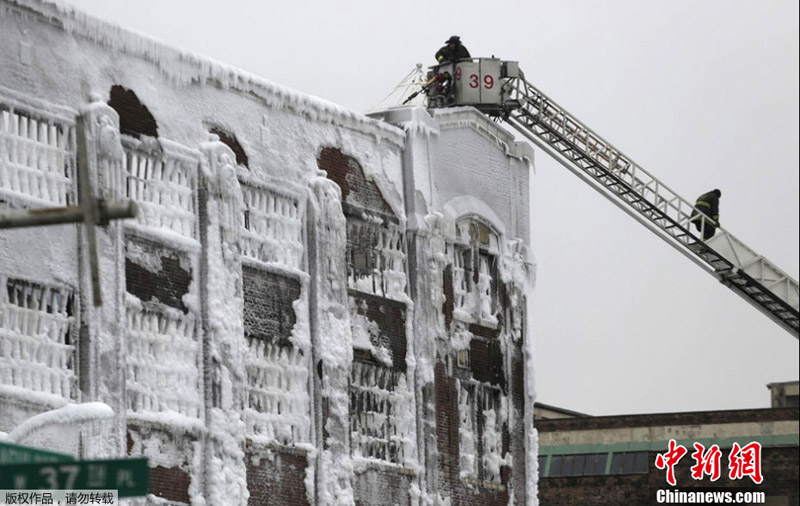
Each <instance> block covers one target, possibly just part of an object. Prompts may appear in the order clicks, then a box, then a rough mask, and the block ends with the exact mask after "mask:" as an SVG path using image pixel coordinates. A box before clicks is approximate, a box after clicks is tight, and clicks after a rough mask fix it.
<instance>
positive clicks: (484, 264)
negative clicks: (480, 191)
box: [453, 215, 500, 326]
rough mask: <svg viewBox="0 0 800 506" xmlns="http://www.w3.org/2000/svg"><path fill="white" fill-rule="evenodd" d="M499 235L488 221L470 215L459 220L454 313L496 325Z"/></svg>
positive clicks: (454, 282)
mask: <svg viewBox="0 0 800 506" xmlns="http://www.w3.org/2000/svg"><path fill="white" fill-rule="evenodd" d="M499 254H500V236H499V234H498V233H497V232H496V231H495V229H494V227H492V226H491V225H490V224H489V222H488V221H486V220H484V219H482V218H481V217H480V216H477V215H468V216H464V217H462V218H460V219H459V220H458V221H457V222H456V240H455V242H454V244H453V295H454V299H455V300H454V314H457V315H458V316H460V317H461V318H462V319H465V320H470V321H472V320H477V323H479V324H484V325H488V326H494V325H496V324H497V317H496V313H497V312H498V297H497V289H498V287H497V259H498V256H499Z"/></svg>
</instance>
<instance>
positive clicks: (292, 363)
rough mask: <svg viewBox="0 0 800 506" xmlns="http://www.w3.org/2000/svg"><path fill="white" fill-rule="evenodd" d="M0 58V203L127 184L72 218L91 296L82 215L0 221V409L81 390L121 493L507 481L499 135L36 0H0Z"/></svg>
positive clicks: (507, 308)
mask: <svg viewBox="0 0 800 506" xmlns="http://www.w3.org/2000/svg"><path fill="white" fill-rule="evenodd" d="M0 63H1V64H2V68H3V69H4V70H6V69H7V71H4V72H2V73H0V209H6V208H15V209H25V208H32V207H42V206H50V205H64V204H75V203H77V202H78V199H77V198H78V191H77V190H78V186H79V185H78V184H77V183H78V179H77V168H78V165H77V160H78V159H81V160H86V164H87V170H88V172H89V175H90V180H91V182H92V184H93V185H94V191H95V193H96V195H97V196H102V197H103V198H106V199H112V200H113V199H126V198H127V199H132V200H134V201H135V202H136V203H137V206H138V208H139V213H138V215H137V217H136V218H135V219H133V220H127V221H124V222H122V221H115V222H112V223H110V224H108V225H103V226H99V227H98V228H97V243H98V249H97V251H98V256H99V278H98V283H99V286H100V289H101V294H102V304H101V305H99V306H95V305H94V304H93V303H92V300H93V297H92V291H91V286H92V282H91V275H90V269H89V261H88V258H89V251H90V249H89V244H88V243H87V241H86V237H85V234H84V232H85V230H84V227H79V226H77V225H64V226H61V227H51V228H49V229H23V230H17V231H11V232H5V231H4V232H0V294H1V296H0V306H1V307H2V310H3V313H2V315H0V364H2V365H3V368H2V369H0V407H2V410H0V413H1V414H2V416H0V431H3V432H10V431H11V430H12V429H13V427H15V426H16V425H18V424H19V423H21V422H22V421H24V420H25V419H26V418H28V417H30V416H31V415H33V414H36V413H39V412H42V411H46V410H48V409H51V408H54V407H58V406H61V405H64V404H67V403H74V402H86V401H101V402H105V403H107V404H108V405H109V406H111V407H112V409H113V411H114V417H115V420H114V423H111V424H109V427H111V428H110V429H108V433H107V434H104V435H103V437H100V438H94V439H92V440H91V441H95V440H102V441H103V445H104V447H103V449H102V450H103V452H102V453H103V454H104V455H107V456H111V457H115V456H116V457H121V456H124V455H131V456H137V455H144V456H146V457H148V458H149V459H150V466H151V471H152V472H151V478H152V479H151V483H150V486H151V489H150V492H151V494H152V495H151V497H150V498H149V499H144V500H143V502H144V503H147V504H161V503H164V501H168V502H170V504H173V503H176V504H180V503H188V504H196V505H206V504H213V505H219V506H228V505H230V506H234V505H235V506H243V505H245V504H259V505H260V504H276V505H277V504H280V505H283V504H321V505H327V504H358V505H362V504H364V505H366V504H369V505H374V506H379V505H394V504H402V505H409V506H410V505H413V504H449V505H451V506H455V505H468V504H477V503H481V504H483V503H485V504H487V505H494V504H503V505H506V504H509V501H510V498H513V503H514V504H525V500H526V493H525V490H526V488H527V487H526V483H525V466H526V460H527V459H528V456H527V455H526V453H525V448H524V439H525V437H526V434H525V431H524V427H525V426H526V425H525V424H524V423H522V419H523V417H524V416H525V412H526V411H525V410H526V409H527V406H528V405H529V400H530V399H529V397H528V396H527V395H526V393H525V388H526V383H525V377H526V375H527V373H526V371H525V367H524V364H525V356H524V355H523V350H524V347H525V346H526V343H527V341H526V338H525V325H524V319H525V313H524V306H525V297H526V295H527V293H526V290H527V289H528V288H529V287H530V284H529V283H528V281H530V278H532V275H531V274H532V259H531V258H529V257H528V256H527V252H526V248H525V245H526V244H527V242H528V240H529V237H528V225H529V224H528V219H529V213H528V209H529V206H528V201H527V200H528V194H527V191H528V190H527V189H528V184H529V179H528V174H529V165H530V162H531V156H530V153H529V152H528V151H526V149H524V148H522V147H520V146H519V145H517V144H515V143H514V142H513V138H512V137H511V136H510V134H508V133H507V132H505V131H503V130H502V129H501V128H499V127H498V126H497V125H495V124H493V123H492V122H491V121H489V120H487V119H486V118H484V117H483V116H482V115H481V114H479V113H477V112H476V111H474V110H463V109H456V110H440V111H437V112H435V113H429V112H427V111H425V110H422V109H408V110H404V111H406V112H402V111H403V110H400V111H398V110H394V111H392V112H390V113H387V116H386V117H385V118H384V120H385V121H379V120H376V119H374V118H369V117H366V116H363V115H361V114H359V113H356V112H354V111H349V110H346V109H344V108H342V107H339V106H337V105H335V104H331V103H329V102H326V101H324V100H320V99H317V98H313V97H309V96H306V95H302V94H300V93H297V92H295V91H293V90H289V89H287V88H284V87H282V86H280V85H277V84H274V83H271V82H269V81H267V80H264V79H261V78H259V77H255V76H251V75H248V74H246V73H244V72H242V71H240V70H237V69H233V68H230V67H227V66H225V65H223V64H219V63H214V62H211V61H209V60H206V59H204V58H202V57H199V56H196V55H192V54H189V53H185V52H181V51H179V50H177V49H173V48H169V47H166V46H163V45H162V44H160V43H157V42H155V41H152V40H150V39H148V38H146V37H143V36H140V35H134V34H131V33H129V32H127V31H125V30H124V29H121V28H118V27H113V26H110V25H107V24H105V23H103V22H101V21H98V20H96V19H92V18H90V17H88V16H86V15H84V14H82V13H80V12H78V11H75V10H73V9H72V8H70V7H66V6H64V5H62V4H60V3H50V2H47V1H44V0H13V1H12V0H0ZM392 114H407V115H408V117H409V118H411V120H410V122H405V123H404V122H403V121H393V120H392V118H391V117H390V116H392ZM323 171H324V172H323ZM475 223H482V224H484V225H486V228H485V230H486V231H491V233H490V234H489V235H491V238H490V239H487V241H488V242H484V241H483V239H486V238H488V237H489V235H487V234H485V233H484V232H485V230H484V229H482V228H480V227H478V228H475V230H476V231H477V232H476V233H477V235H474V236H473V235H471V234H472V232H471V230H472V228H470V227H473V224H475ZM459 224H461V225H462V231H459V228H458V227H457V225H459ZM465 231H466V232H465ZM484 236H486V237H484ZM476 241H477V242H476ZM457 251H458V253H457ZM19 287H22V288H19ZM20 294H23V295H20ZM25 294H30V295H25ZM37 294H39V295H37ZM48 301H49V302H48ZM79 337H80V338H79ZM34 348H35V349H36V351H35V352H33V351H31V350H33V349H34ZM6 366H8V367H6ZM86 441H89V440H88V439H87V440H86ZM78 444H81V443H80V442H76V445H78ZM85 444H90V443H85ZM92 444H93V443H92ZM76 447H77V446H76ZM89 450H93V449H89ZM512 464H513V466H512Z"/></svg>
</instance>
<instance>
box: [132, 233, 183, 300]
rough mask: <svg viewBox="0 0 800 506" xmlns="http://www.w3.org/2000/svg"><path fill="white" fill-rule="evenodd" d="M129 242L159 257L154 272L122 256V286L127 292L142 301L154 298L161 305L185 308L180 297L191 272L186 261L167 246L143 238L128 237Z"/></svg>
mask: <svg viewBox="0 0 800 506" xmlns="http://www.w3.org/2000/svg"><path fill="white" fill-rule="evenodd" d="M128 242H129V243H135V245H136V247H138V248H141V249H142V250H144V251H147V252H151V253H152V255H154V256H156V257H158V260H159V262H160V264H161V268H160V270H158V271H157V272H153V271H154V269H153V267H152V266H150V267H148V266H144V265H141V264H140V263H139V261H138V260H136V259H132V258H130V257H128V258H126V259H125V286H126V289H127V291H128V293H130V294H133V295H135V296H136V297H138V298H139V299H140V300H141V301H143V302H148V301H150V300H151V299H153V298H155V299H156V300H158V301H159V302H161V303H162V304H164V305H167V306H170V307H174V308H176V309H180V310H181V311H183V312H184V313H186V312H187V311H188V309H187V308H186V305H185V304H184V303H183V296H184V295H185V294H187V293H188V292H189V284H190V283H191V282H192V273H191V272H190V271H189V268H188V265H189V261H188V259H187V258H186V257H185V255H184V254H183V253H181V252H178V251H175V250H172V249H169V248H166V247H164V246H162V245H160V244H158V243H155V242H152V241H148V240H146V239H141V238H136V237H133V236H129V237H128Z"/></svg>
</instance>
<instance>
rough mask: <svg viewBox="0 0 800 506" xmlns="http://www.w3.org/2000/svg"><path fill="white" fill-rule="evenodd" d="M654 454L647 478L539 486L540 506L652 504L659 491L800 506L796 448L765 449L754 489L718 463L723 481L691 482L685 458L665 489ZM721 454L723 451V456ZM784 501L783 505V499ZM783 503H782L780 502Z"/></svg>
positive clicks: (569, 480) (548, 481)
mask: <svg viewBox="0 0 800 506" xmlns="http://www.w3.org/2000/svg"><path fill="white" fill-rule="evenodd" d="M658 453H659V452H650V454H649V457H648V459H649V463H650V464H649V469H650V471H649V473H648V474H636V475H619V476H568V477H559V478H542V479H540V480H539V502H540V504H542V505H547V506H574V505H581V506H606V505H608V504H631V505H648V504H656V493H657V491H658V489H667V488H671V489H672V490H698V489H702V490H711V491H713V490H716V491H722V490H724V491H731V492H736V491H750V492H765V493H766V495H767V501H768V503H767V504H770V502H769V501H774V502H772V503H771V504H787V505H788V504H800V494H798V487H799V486H798V481H797V469H798V467H800V453H798V451H797V447H796V446H795V447H785V448H764V449H763V450H762V452H761V466H762V467H761V468H762V474H763V475H764V481H763V483H762V484H761V485H755V484H754V483H753V482H752V481H751V480H750V478H747V477H745V478H744V479H743V480H734V481H731V480H729V479H728V477H727V475H726V474H725V472H726V470H727V462H725V460H726V459H725V458H723V462H722V467H723V476H722V477H720V479H719V480H717V481H716V482H711V480H710V479H708V478H705V479H703V480H702V481H698V480H694V479H692V477H691V475H690V467H691V466H692V465H693V464H694V460H693V459H691V458H690V457H689V456H688V455H687V456H685V457H684V458H683V459H681V461H680V462H679V463H678V465H677V466H676V468H675V478H676V480H677V484H678V485H677V487H669V485H668V484H667V483H666V479H665V477H666V474H665V471H664V470H659V469H656V468H655V466H654V465H653V462H655V458H656V455H657V454H658ZM724 454H725V452H724V451H723V456H724ZM784 498H785V499H784ZM784 500H785V501H786V502H784Z"/></svg>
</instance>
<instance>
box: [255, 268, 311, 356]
mask: <svg viewBox="0 0 800 506" xmlns="http://www.w3.org/2000/svg"><path fill="white" fill-rule="evenodd" d="M242 279H243V285H244V335H245V337H247V338H255V339H261V340H263V341H265V342H267V343H274V344H277V345H280V346H288V345H290V340H289V338H290V337H291V334H292V328H293V327H294V324H295V321H296V319H297V317H296V316H295V314H294V306H293V303H294V301H296V300H297V299H299V298H300V289H301V287H300V281H298V280H297V279H295V278H293V277H289V276H283V275H280V274H276V273H273V272H270V271H267V270H263V269H257V268H254V267H248V266H242Z"/></svg>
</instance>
